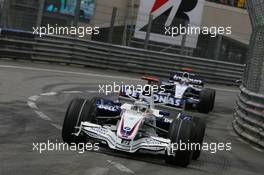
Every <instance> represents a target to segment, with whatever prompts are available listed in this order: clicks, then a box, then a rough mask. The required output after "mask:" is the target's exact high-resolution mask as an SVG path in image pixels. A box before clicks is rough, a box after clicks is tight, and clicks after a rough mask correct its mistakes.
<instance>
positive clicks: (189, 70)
mask: <svg viewBox="0 0 264 175" xmlns="http://www.w3.org/2000/svg"><path fill="white" fill-rule="evenodd" d="M192 70H193V69H192V68H189V67H184V68H182V71H185V72H191V71H192Z"/></svg>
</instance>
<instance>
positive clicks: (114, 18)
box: [108, 7, 117, 43]
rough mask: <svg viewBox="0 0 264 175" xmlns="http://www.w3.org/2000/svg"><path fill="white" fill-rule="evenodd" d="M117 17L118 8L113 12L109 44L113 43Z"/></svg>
mask: <svg viewBox="0 0 264 175" xmlns="http://www.w3.org/2000/svg"><path fill="white" fill-rule="evenodd" d="M116 15H117V8H116V7H114V8H113V12H112V18H111V24H110V28H109V35H108V43H112V42H113V33H114V27H115V20H116Z"/></svg>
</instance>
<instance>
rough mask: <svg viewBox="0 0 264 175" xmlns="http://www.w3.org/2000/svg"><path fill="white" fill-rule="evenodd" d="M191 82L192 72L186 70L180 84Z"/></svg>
mask: <svg viewBox="0 0 264 175" xmlns="http://www.w3.org/2000/svg"><path fill="white" fill-rule="evenodd" d="M189 83H190V74H189V73H188V72H184V73H183V74H182V79H181V81H180V84H182V85H188V84H189Z"/></svg>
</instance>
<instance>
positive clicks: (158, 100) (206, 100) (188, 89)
mask: <svg viewBox="0 0 264 175" xmlns="http://www.w3.org/2000/svg"><path fill="white" fill-rule="evenodd" d="M143 79H144V80H147V81H149V82H156V83H157V84H159V87H160V89H158V90H157V91H156V92H155V93H154V103H155V104H157V105H158V104H160V105H163V106H164V105H165V106H167V107H173V108H179V109H183V108H185V109H196V110H198V111H199V112H200V113H209V112H210V111H212V110H213V108H214V103H215V95H216V92H215V90H213V89H209V88H204V82H203V80H202V79H200V78H199V77H197V76H196V75H194V74H190V73H188V72H176V73H174V74H172V76H171V77H170V79H169V80H167V81H159V80H158V79H156V78H153V77H143ZM129 96H132V97H134V98H136V99H138V98H139V96H140V92H138V91H137V90H131V89H129V88H126V89H125V88H123V89H122V90H121V92H120V97H119V98H120V99H121V100H126V99H127V98H128V97H129Z"/></svg>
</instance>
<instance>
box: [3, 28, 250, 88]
mask: <svg viewBox="0 0 264 175" xmlns="http://www.w3.org/2000/svg"><path fill="white" fill-rule="evenodd" d="M0 46H1V47H0V57H9V58H14V59H27V60H32V61H34V60H40V61H49V62H63V63H69V64H80V65H84V66H92V67H98V68H104V69H113V70H118V71H127V72H134V73H140V74H149V75H154V76H159V77H168V76H169V75H170V73H172V72H174V71H176V70H179V69H181V68H182V67H191V68H192V69H193V73H197V74H199V75H200V76H201V77H203V78H204V80H205V81H206V82H209V83H217V84H226V85H238V84H237V83H236V80H238V79H241V77H242V74H243V71H244V67H245V66H244V65H240V64H233V63H227V62H221V61H214V60H208V59H202V58H195V57H189V56H182V55H174V54H166V53H161V52H153V51H147V50H143V49H135V48H130V47H124V46H117V45H111V44H106V43H101V42H95V41H90V40H83V39H76V38H72V37H62V36H44V37H42V38H40V37H38V36H34V35H32V34H30V33H28V32H21V31H13V30H2V32H1V35H0Z"/></svg>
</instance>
